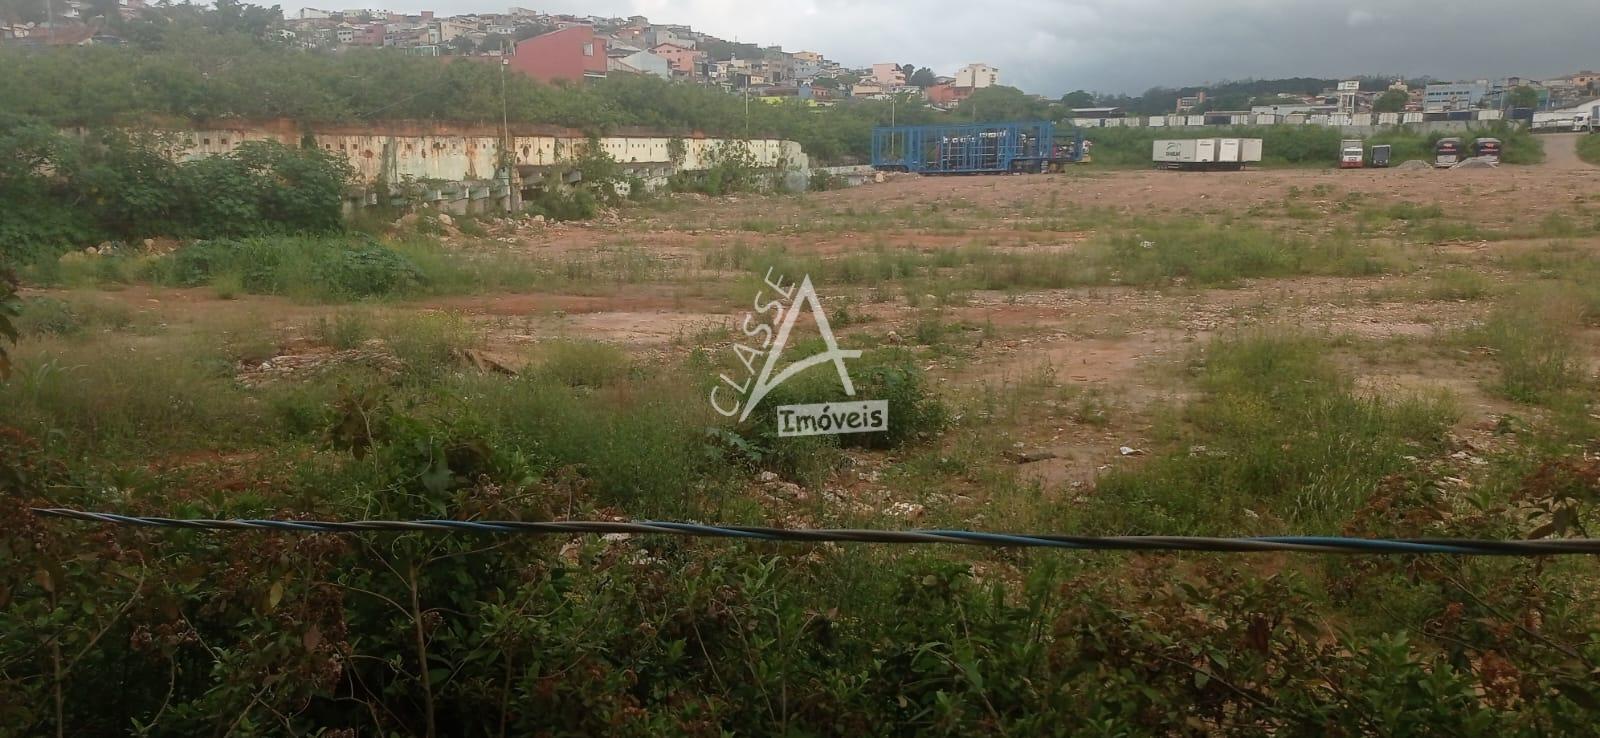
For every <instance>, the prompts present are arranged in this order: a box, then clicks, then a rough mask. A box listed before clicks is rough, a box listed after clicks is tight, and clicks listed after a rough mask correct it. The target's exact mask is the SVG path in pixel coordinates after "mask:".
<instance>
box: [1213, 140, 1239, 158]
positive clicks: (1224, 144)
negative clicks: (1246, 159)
mask: <svg viewBox="0 0 1600 738" xmlns="http://www.w3.org/2000/svg"><path fill="white" fill-rule="evenodd" d="M1217 163H1218V164H1238V163H1239V139H1237V138H1219V139H1217Z"/></svg>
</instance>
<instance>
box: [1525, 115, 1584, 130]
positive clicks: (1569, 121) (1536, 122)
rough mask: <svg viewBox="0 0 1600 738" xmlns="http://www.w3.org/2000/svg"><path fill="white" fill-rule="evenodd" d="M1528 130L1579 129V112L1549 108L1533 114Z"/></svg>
mask: <svg viewBox="0 0 1600 738" xmlns="http://www.w3.org/2000/svg"><path fill="white" fill-rule="evenodd" d="M1528 130H1530V131H1533V132H1534V133H1550V132H1552V131H1575V130H1579V124H1578V114H1577V113H1576V112H1574V111H1571V110H1549V111H1545V112H1542V113H1534V114H1533V122H1532V123H1530V124H1529V125H1528Z"/></svg>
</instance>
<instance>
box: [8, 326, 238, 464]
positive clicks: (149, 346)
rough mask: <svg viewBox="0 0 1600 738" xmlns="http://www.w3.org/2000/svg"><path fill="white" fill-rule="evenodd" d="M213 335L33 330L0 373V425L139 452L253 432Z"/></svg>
mask: <svg viewBox="0 0 1600 738" xmlns="http://www.w3.org/2000/svg"><path fill="white" fill-rule="evenodd" d="M219 345H220V341H219V340H217V338H216V337H214V336H208V337H205V338H204V339H203V340H202V339H195V340H192V341H191V340H177V339H169V338H163V339H161V340H159V341H157V342H155V343H151V342H149V341H141V340H136V339H135V337H132V336H124V335H122V334H111V335H110V336H108V337H106V338H103V339H101V340H98V341H96V342H94V343H92V344H91V343H86V342H81V341H76V340H73V339H71V338H70V337H57V336H38V337H36V338H35V339H34V340H31V341H25V342H24V343H22V344H21V349H20V350H19V351H18V352H17V357H16V359H17V361H16V364H17V366H16V371H15V373H14V375H13V376H12V377H11V379H10V381H8V382H4V383H0V426H12V427H16V428H22V429H25V430H27V431H28V432H29V433H31V434H34V435H36V436H37V437H39V438H52V439H57V440H59V441H61V442H63V443H64V444H66V445H67V446H69V447H71V448H73V449H78V450H80V451H82V452H86V453H90V452H92V453H102V454H108V455H113V456H115V455H120V454H122V453H131V454H139V455H149V454H151V453H159V452H161V451H163V450H168V449H176V448H183V447H200V448H217V447H222V446H227V445H230V444H233V443H238V442H242V441H243V440H245V439H250V438H257V437H258V434H259V429H260V428H261V427H262V417H263V414H262V409H263V408H262V407H261V406H260V405H259V404H258V403H256V402H255V401H254V400H253V399H252V398H250V397H249V396H248V395H247V394H246V393H245V392H243V391H242V390H241V388H240V387H239V386H238V385H237V384H235V383H234V382H233V377H232V372H231V367H232V362H231V361H230V360H229V358H228V357H227V356H226V355H224V354H223V353H222V352H219V351H218V350H217V347H218V346H219Z"/></svg>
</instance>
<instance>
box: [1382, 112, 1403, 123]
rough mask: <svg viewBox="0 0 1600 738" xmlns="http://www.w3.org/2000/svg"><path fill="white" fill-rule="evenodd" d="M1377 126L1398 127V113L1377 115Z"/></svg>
mask: <svg viewBox="0 0 1600 738" xmlns="http://www.w3.org/2000/svg"><path fill="white" fill-rule="evenodd" d="M1378 125H1380V126H1397V125H1400V114H1399V113H1379V114H1378Z"/></svg>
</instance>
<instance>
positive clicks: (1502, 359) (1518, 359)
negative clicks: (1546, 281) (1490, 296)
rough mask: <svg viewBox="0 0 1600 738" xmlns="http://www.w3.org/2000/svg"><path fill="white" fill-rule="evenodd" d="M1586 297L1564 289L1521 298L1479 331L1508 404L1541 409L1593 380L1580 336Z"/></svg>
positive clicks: (1478, 335) (1480, 339)
mask: <svg viewBox="0 0 1600 738" xmlns="http://www.w3.org/2000/svg"><path fill="white" fill-rule="evenodd" d="M1583 317H1584V306H1583V303H1582V301H1581V298H1580V297H1579V296H1577V295H1575V294H1573V293H1570V292H1567V291H1563V290H1545V291H1541V292H1539V293H1537V294H1533V293H1529V294H1524V295H1520V296H1518V297H1517V298H1516V299H1514V300H1512V301H1511V302H1510V303H1508V304H1507V305H1506V306H1504V307H1502V308H1500V309H1499V310H1496V311H1495V312H1494V313H1493V314H1492V315H1490V316H1489V319H1488V320H1487V321H1485V322H1484V324H1483V325H1482V326H1481V327H1480V328H1478V329H1477V330H1476V331H1474V338H1475V339H1476V340H1477V341H1478V342H1480V343H1481V344H1482V345H1483V346H1485V347H1487V348H1489V349H1490V350H1491V351H1492V352H1493V354H1494V360H1495V364H1496V365H1497V366H1498V367H1499V376H1498V377H1497V379H1496V381H1495V389H1496V390H1497V391H1498V392H1499V393H1500V394H1501V395H1504V396H1505V397H1506V398H1507V399H1511V400H1515V401H1517V402H1525V403H1529V404H1535V405H1541V404H1551V403H1555V402H1557V401H1558V400H1561V399H1562V398H1564V397H1567V396H1568V395H1569V394H1570V393H1572V392H1573V391H1574V390H1576V389H1578V388H1579V387H1580V386H1581V385H1583V384H1584V383H1585V382H1586V381H1587V379H1588V378H1587V377H1586V368H1585V364H1584V360H1583V357H1582V355H1581V353H1580V352H1579V349H1578V345H1577V342H1576V340H1575V336H1574V332H1575V331H1576V329H1577V327H1578V326H1581V325H1582V324H1583Z"/></svg>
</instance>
